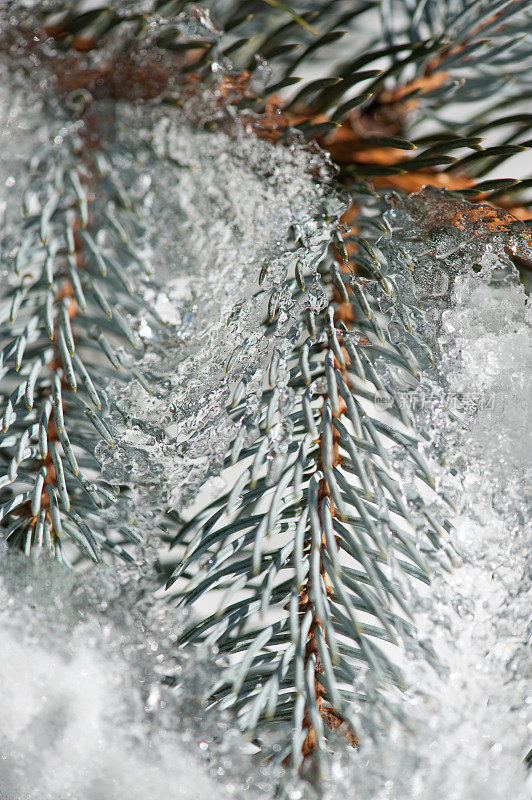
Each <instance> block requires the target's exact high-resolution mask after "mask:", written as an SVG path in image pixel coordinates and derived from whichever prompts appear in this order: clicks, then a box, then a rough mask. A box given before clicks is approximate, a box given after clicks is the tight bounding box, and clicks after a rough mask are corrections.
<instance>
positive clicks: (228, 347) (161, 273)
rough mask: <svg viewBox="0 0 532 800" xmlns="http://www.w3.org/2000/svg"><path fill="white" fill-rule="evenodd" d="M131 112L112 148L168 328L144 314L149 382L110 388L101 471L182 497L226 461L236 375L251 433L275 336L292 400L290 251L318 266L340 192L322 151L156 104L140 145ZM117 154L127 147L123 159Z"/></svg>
mask: <svg viewBox="0 0 532 800" xmlns="http://www.w3.org/2000/svg"><path fill="white" fill-rule="evenodd" d="M132 122H133V120H132V119H131V118H130V115H129V113H128V112H127V111H126V110H125V109H124V110H122V113H121V116H120V117H119V120H118V123H117V136H118V146H117V149H116V151H115V152H114V153H112V154H111V157H112V159H113V163H114V164H115V166H116V167H117V168H118V169H120V170H121V171H122V173H123V174H125V175H127V181H128V185H129V186H132V187H133V193H134V195H136V196H137V195H138V196H137V204H138V206H139V208H140V216H141V218H142V221H143V225H144V228H145V239H144V242H145V246H147V247H149V249H150V255H149V260H150V262H151V263H150V269H151V276H152V277H151V279H152V282H153V285H154V288H153V289H150V288H149V287H148V290H147V299H148V300H149V302H150V303H152V304H154V305H155V307H156V309H157V311H158V313H159V315H160V316H161V317H162V318H163V320H164V321H165V322H166V324H167V329H168V336H167V337H166V338H164V340H163V339H160V338H159V339H158V338H157V336H153V335H152V331H151V330H150V328H149V325H148V324H147V323H144V324H142V323H141V326H140V333H141V334H142V335H143V337H144V339H145V342H146V347H147V350H146V355H145V358H144V359H143V363H142V368H143V371H144V372H145V374H146V375H148V376H149V379H150V381H151V382H152V386H153V393H152V395H151V396H148V395H147V394H146V392H145V391H144V390H143V389H141V388H140V387H139V386H135V385H133V386H128V387H126V388H125V389H124V388H121V387H120V386H117V387H115V388H114V389H113V388H111V390H110V393H111V396H112V397H113V398H114V402H116V405H117V406H118V408H119V409H120V413H121V415H122V417H121V418H120V417H119V416H116V415H115V419H116V426H117V429H120V430H121V433H120V441H119V445H118V447H117V448H113V449H112V450H111V449H109V448H106V447H105V446H104V445H102V446H101V448H100V451H99V455H100V457H101V459H102V462H103V469H104V475H105V476H106V477H107V478H108V479H109V480H112V481H117V482H120V481H123V482H135V483H136V484H137V485H138V484H139V483H145V484H151V485H153V484H156V485H157V488H158V490H159V491H160V498H161V501H162V500H163V499H164V502H165V503H167V502H171V503H172V505H174V506H179V505H180V504H181V503H182V502H184V501H186V500H188V499H190V498H192V497H193V495H194V492H195V491H196V490H197V489H198V487H199V486H200V485H201V484H202V483H203V481H204V480H205V479H206V478H207V477H209V476H210V475H213V474H216V472H217V471H219V470H220V469H221V467H222V465H223V461H224V457H225V454H226V450H227V446H228V443H229V441H230V440H231V438H232V436H233V435H234V432H235V429H236V428H235V424H239V422H240V421H237V423H235V422H234V421H233V420H232V419H231V418H230V417H229V415H228V413H227V407H228V405H229V404H230V399H231V392H232V390H233V389H234V388H235V386H236V385H237V384H239V383H242V384H243V386H244V387H245V395H246V397H247V409H248V415H247V418H246V421H245V422H244V425H246V426H247V429H248V440H249V441H251V440H252V438H253V437H254V436H255V435H256V433H257V427H256V419H255V418H254V415H253V408H255V409H256V410H257V412H258V402H259V398H260V392H261V389H262V383H263V372H264V367H265V364H266V363H267V358H268V356H271V353H272V347H274V348H277V351H278V355H279V369H278V377H277V384H278V387H279V389H280V392H281V399H282V402H284V403H285V404H286V405H287V408H288V407H289V404H290V396H289V392H288V389H287V387H286V381H287V375H285V374H284V372H283V370H284V367H283V363H284V362H285V361H286V358H285V357H283V350H284V348H285V343H286V342H292V345H291V346H292V347H293V344H294V342H295V340H296V339H297V336H298V335H299V334H298V330H297V329H296V328H295V327H294V325H295V321H296V320H297V319H298V317H299V312H298V309H297V308H296V305H295V304H294V301H293V300H292V298H291V295H290V293H289V292H288V293H287V292H286V291H283V290H282V289H281V284H282V281H283V279H284V278H285V276H286V274H287V272H288V270H293V268H294V265H295V263H296V261H298V260H299V261H301V262H303V263H304V265H305V267H306V268H308V269H311V270H312V271H314V272H315V271H316V269H317V267H318V264H319V262H320V261H321V259H322V258H323V257H324V255H325V253H326V250H327V246H328V243H329V241H330V231H331V227H332V226H333V225H334V224H335V220H336V218H337V216H338V214H339V213H340V211H341V209H342V204H341V202H340V201H339V200H337V199H335V198H334V196H332V195H331V194H330V192H329V190H328V188H327V183H326V182H323V181H322V182H320V183H317V182H316V180H315V178H313V177H312V174H311V173H312V171H314V172H316V171H317V172H321V173H322V178H324V177H325V178H326V177H327V166H326V163H325V161H323V160H322V158H321V156H318V155H313V154H310V153H308V152H306V151H305V150H303V149H302V148H300V147H297V146H294V147H290V148H276V147H274V146H272V145H270V144H268V143H267V142H263V141H258V140H256V139H255V138H252V137H250V136H248V135H246V134H243V133H235V135H234V136H228V135H227V134H225V133H221V132H218V133H207V132H203V131H197V130H194V129H192V128H191V127H190V126H189V125H187V124H186V123H185V122H184V121H183V120H182V119H180V118H179V117H177V116H176V118H172V117H171V116H169V115H168V114H166V113H165V115H164V117H163V116H162V115H158V114H156V113H155V114H153V117H152V119H151V120H150V122H151V124H150V127H149V129H148V128H146V129H145V130H144V147H143V148H139V145H138V139H137V138H135V139H133V138H132V136H133V135H134V136H135V137H137V132H136V131H135V133H134V134H133V129H132ZM118 147H119V148H120V151H118ZM124 152H126V153H128V152H131V153H132V152H134V153H135V158H134V159H133V157H132V156H131V158H130V159H129V161H128V159H127V158H126V157H125V156H124ZM141 195H142V196H141ZM261 272H263V273H265V274H264V276H263V282H262V285H261V287H260V288H259V278H260V275H261ZM159 287H162V288H161V289H160V288H159ZM318 290H319V288H318ZM321 291H322V292H323V290H321ZM313 296H314V295H313ZM272 298H273V299H272ZM268 302H270V303H272V302H275V304H276V314H277V325H276V330H275V333H274V334H273V337H272V338H271V339H268V338H266V337H265V336H264V334H263V333H262V330H261V324H262V322H263V320H264V318H265V314H266V312H267V307H268ZM319 302H321V301H320V300H319V298H318V295H316V303H319ZM283 386H284V389H283ZM121 419H125V420H126V421H127V425H125V426H124V425H123V423H122V422H121ZM285 433H287V435H289V431H285ZM281 438H282V437H281ZM147 452H149V456H147V455H146V453H147ZM151 499H152V501H153V499H154V495H153V490H152V495H151Z"/></svg>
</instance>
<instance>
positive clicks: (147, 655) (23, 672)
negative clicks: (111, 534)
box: [0, 550, 229, 800]
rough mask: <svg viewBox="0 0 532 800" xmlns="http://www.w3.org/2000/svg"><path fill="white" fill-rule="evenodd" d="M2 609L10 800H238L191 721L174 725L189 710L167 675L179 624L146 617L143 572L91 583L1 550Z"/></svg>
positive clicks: (2, 750)
mask: <svg viewBox="0 0 532 800" xmlns="http://www.w3.org/2000/svg"><path fill="white" fill-rule="evenodd" d="M0 598H1V611H0V661H1V663H2V681H1V682H0V798H2V800H30V799H31V800H33V799H34V800H67V799H68V800H70V798H83V800H102V798H104V797H105V798H106V800H107V799H108V800H135V798H138V800H145V798H147V797H150V798H153V800H163V799H164V800H174V798H175V800H178V798H192V797H194V798H205V800H207V799H208V798H212V797H214V796H216V797H220V798H224V797H226V796H227V797H228V796H229V795H228V794H226V793H225V791H224V789H223V788H222V787H221V786H220V785H215V783H214V779H213V778H212V777H211V776H210V775H209V771H208V767H207V764H206V762H205V760H203V762H202V759H201V755H202V748H201V747H200V737H199V735H198V737H197V739H195V738H194V736H193V735H192V734H191V733H190V732H189V740H188V741H186V736H185V724H186V714H185V713H182V714H181V729H180V728H178V727H177V726H172V723H175V719H176V715H177V714H178V713H179V712H178V709H179V706H180V703H181V702H182V699H181V697H180V695H179V694H176V695H175V697H174V696H173V695H171V694H170V693H168V696H165V695H164V692H163V693H162V692H161V689H160V688H159V682H158V678H157V670H159V671H160V670H161V668H162V667H163V666H164V665H165V664H167V656H168V652H169V646H170V645H171V642H172V641H175V638H176V632H177V631H178V630H179V621H173V622H171V621H170V619H169V615H162V614H161V611H160V609H158V611H157V612H156V613H155V614H154V613H153V610H151V611H148V610H147V609H146V606H144V607H143V605H142V603H140V602H139V599H138V598H139V575H138V574H137V573H136V572H131V573H128V572H127V571H122V572H116V571H115V572H113V571H111V570H100V571H96V573H91V574H90V575H87V576H86V577H85V578H83V577H80V576H75V574H74V573H72V572H70V571H69V570H67V569H66V568H65V567H63V566H61V565H58V564H56V563H55V562H52V561H46V560H44V559H42V560H41V561H36V562H35V563H31V562H29V561H27V560H26V559H23V558H22V557H21V556H20V555H17V554H13V555H10V554H8V553H6V552H4V551H3V550H2V554H1V558H0ZM134 598H135V600H134ZM143 609H144V610H143ZM165 646H166V649H165ZM173 669H174V671H176V670H177V671H178V670H179V667H178V666H177V665H174V666H173ZM196 669H197V670H198V674H200V672H201V668H200V665H196ZM169 671H170V672H171V669H170V670H169ZM194 702H195V696H194V686H193V682H192V679H191V680H190V682H189V684H188V703H189V704H191V705H193V704H194ZM196 702H197V701H196ZM194 751H195V752H194Z"/></svg>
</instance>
